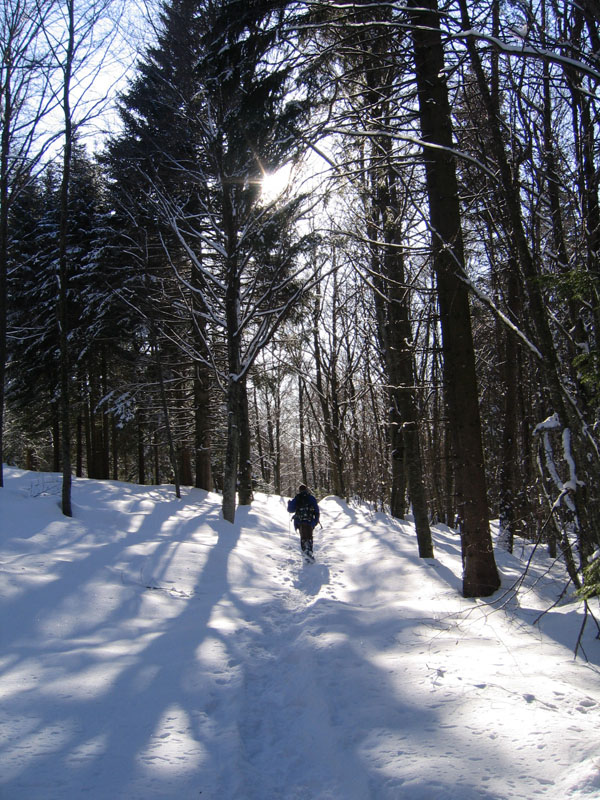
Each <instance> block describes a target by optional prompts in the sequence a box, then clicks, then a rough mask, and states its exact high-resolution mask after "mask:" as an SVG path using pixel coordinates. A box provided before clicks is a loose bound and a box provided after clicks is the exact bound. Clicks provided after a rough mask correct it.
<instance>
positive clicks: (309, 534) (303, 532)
mask: <svg viewBox="0 0 600 800" xmlns="http://www.w3.org/2000/svg"><path fill="white" fill-rule="evenodd" d="M298 530H299V531H300V547H301V548H302V551H304V550H311V551H312V549H313V526H312V525H311V524H310V522H301V523H300V525H299V527H298Z"/></svg>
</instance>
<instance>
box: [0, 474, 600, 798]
mask: <svg viewBox="0 0 600 800" xmlns="http://www.w3.org/2000/svg"><path fill="white" fill-rule="evenodd" d="M7 473H8V479H7V489H5V490H3V491H2V493H1V494H0V512H1V513H2V520H3V527H5V525H7V523H8V524H9V525H10V530H11V534H9V535H8V536H6V530H5V538H4V540H3V542H2V543H1V544H0V601H1V602H2V605H3V610H2V615H3V616H2V619H3V623H2V650H1V652H0V697H1V699H2V704H1V706H0V723H1V724H0V798H2V800H55V799H56V800H58V799H59V798H61V800H62V798H65V797H67V798H75V797H86V798H91V800H109V798H110V800H115V798H123V799H124V800H142V799H143V800H159V799H161V798H163V799H164V800H167V798H174V797H180V798H183V800H194V799H197V798H200V800H207V799H209V800H222V799H224V800H279V799H281V800H371V799H372V800H534V799H535V798H545V800H565V798H569V799H570V800H589V799H590V798H600V757H599V756H598V741H599V736H598V733H599V730H600V724H599V719H600V715H599V710H600V709H599V705H600V672H599V669H598V666H599V664H600V642H598V640H597V639H595V638H594V631H593V630H592V629H591V626H588V628H587V629H586V634H585V636H584V641H583V643H584V646H585V651H586V655H587V657H588V659H589V661H588V662H584V661H582V660H581V659H577V660H575V659H574V658H573V652H572V649H573V647H574V644H575V641H576V638H577V634H578V632H579V624H580V617H579V618H578V614H579V615H580V611H581V609H580V607H579V606H577V605H576V604H572V603H571V604H563V605H559V606H557V607H556V608H553V609H552V610H550V611H548V613H547V614H546V615H545V616H544V617H542V619H541V621H540V624H539V625H537V626H533V625H532V622H533V621H534V620H535V619H536V617H537V616H538V615H539V613H540V611H542V610H544V609H548V608H549V607H550V606H551V605H552V603H553V601H554V599H555V598H556V597H557V595H558V593H559V592H560V588H561V587H562V585H563V582H562V581H563V575H562V570H560V569H559V568H557V567H554V568H552V570H550V572H548V573H547V574H546V572H547V570H548V568H549V566H550V562H547V560H546V559H545V557H544V556H543V555H541V557H540V563H539V565H538V564H537V563H536V565H535V566H534V567H533V568H532V571H531V576H530V577H529V578H528V579H527V582H526V586H529V587H533V588H529V589H528V590H524V591H522V592H520V594H519V596H518V598H515V597H513V595H512V594H511V593H510V592H507V591H506V590H507V589H508V588H509V587H510V586H511V584H512V582H513V581H514V580H515V579H516V577H517V576H518V574H519V570H520V568H521V564H522V561H520V560H519V558H518V554H515V556H508V555H506V554H498V559H499V564H500V567H501V570H502V573H503V589H502V590H501V591H500V592H499V593H497V595H496V596H495V597H494V598H490V599H489V600H486V601H475V600H466V599H463V598H462V597H461V595H460V550H459V543H458V540H457V538H456V537H455V535H454V534H453V533H452V532H451V531H449V530H448V529H446V528H444V527H439V528H437V529H436V530H435V544H436V559H431V560H421V559H419V558H418V557H417V553H416V541H415V534H414V530H413V528H412V526H411V525H410V524H409V523H402V522H398V521H392V520H390V519H389V518H386V517H385V516H384V515H381V514H370V513H368V512H367V511H366V510H365V509H359V508H353V507H348V506H347V505H346V504H345V503H342V502H341V501H339V500H338V499H336V498H326V499H325V500H324V501H323V502H322V503H321V508H322V521H323V528H322V529H321V528H318V529H317V531H316V534H315V555H316V558H317V562H316V563H315V564H306V563H304V561H303V559H302V557H301V554H300V552H299V546H298V542H297V539H296V536H295V535H294V534H293V533H291V532H290V530H289V521H288V515H287V513H286V512H285V503H284V501H283V500H281V499H279V498H266V497H262V496H261V497H259V498H257V500H256V502H255V503H254V504H253V506H252V507H251V508H240V509H238V512H237V516H236V524H235V525H234V526H229V525H228V524H227V523H224V522H223V521H222V519H221V516H220V509H219V498H218V497H217V496H216V495H207V494H206V493H205V492H199V491H195V490H189V491H187V493H186V494H185V496H184V498H183V499H182V500H181V501H177V500H176V499H175V498H174V496H173V494H172V493H171V492H170V491H169V489H168V488H167V487H155V488H151V487H133V486H128V485H125V484H117V483H113V482H93V481H81V480H80V481H76V482H75V489H74V507H75V516H74V519H73V520H65V519H64V518H62V517H61V515H60V512H59V510H58V508H57V502H56V500H57V498H56V497H55V496H54V495H53V493H52V492H49V493H45V492H41V493H39V496H37V497H33V498H32V497H29V496H27V495H28V494H31V492H30V491H28V489H30V488H31V486H32V481H33V478H32V476H31V475H28V474H27V473H23V472H21V471H18V470H7ZM48 485H51V484H48ZM527 555H528V553H527V552H524V553H523V559H524V560H526V559H527ZM557 587H558V588H557Z"/></svg>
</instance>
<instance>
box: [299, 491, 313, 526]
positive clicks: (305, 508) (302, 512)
mask: <svg viewBox="0 0 600 800" xmlns="http://www.w3.org/2000/svg"><path fill="white" fill-rule="evenodd" d="M315 516H316V515H315V507H314V505H313V504H312V502H311V499H310V495H309V494H307V493H306V492H303V493H302V494H299V495H298V499H297V501H296V513H295V514H294V517H295V518H296V520H297V521H298V522H312V521H313V520H314V518H315Z"/></svg>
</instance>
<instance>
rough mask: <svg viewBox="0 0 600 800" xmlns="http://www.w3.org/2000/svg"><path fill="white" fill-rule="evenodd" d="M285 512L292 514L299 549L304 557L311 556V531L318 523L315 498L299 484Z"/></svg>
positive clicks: (317, 506)
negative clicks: (298, 533) (298, 538)
mask: <svg viewBox="0 0 600 800" xmlns="http://www.w3.org/2000/svg"><path fill="white" fill-rule="evenodd" d="M287 510H288V512H289V513H290V514H291V513H292V512H293V514H294V528H295V529H296V530H297V531H299V532H300V547H301V548H302V552H303V553H304V554H305V555H308V556H312V550H313V530H314V528H315V525H316V524H317V522H318V521H319V504H318V503H317V498H316V497H315V496H314V495H312V494H311V493H310V492H309V491H308V488H307V487H306V486H305V485H304V484H303V483H301V484H300V486H299V487H298V494H297V495H296V497H294V498H292V500H290V501H289V502H288V505H287Z"/></svg>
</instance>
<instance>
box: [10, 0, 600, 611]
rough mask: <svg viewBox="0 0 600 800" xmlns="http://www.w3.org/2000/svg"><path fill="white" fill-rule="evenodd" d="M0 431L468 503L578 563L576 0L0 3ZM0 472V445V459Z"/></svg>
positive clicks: (585, 562) (597, 47) (599, 174)
mask: <svg viewBox="0 0 600 800" xmlns="http://www.w3.org/2000/svg"><path fill="white" fill-rule="evenodd" d="M0 13H1V17H0V26H1V27H0V76H1V77H0V110H1V115H2V131H1V141H0V282H1V283H0V298H1V299H0V364H1V369H2V376H1V379H0V387H2V388H1V390H0V391H1V392H2V395H1V397H0V409H1V412H0V413H1V415H2V419H1V425H0V429H1V431H2V434H1V437H2V438H1V441H0V445H1V455H2V458H1V459H0V461H3V462H4V463H6V464H11V465H14V466H18V467H21V468H26V469H32V470H46V471H54V472H59V473H62V476H63V477H62V497H61V505H62V511H63V513H64V514H65V515H67V516H70V515H71V514H72V505H71V476H78V477H80V476H83V477H90V478H94V479H113V480H122V481H130V482H133V483H138V484H161V483H168V484H173V485H174V487H175V492H176V493H177V495H178V496H179V492H180V487H181V486H195V487H198V488H202V489H207V490H211V491H212V490H215V491H218V492H220V493H221V494H222V514H223V518H224V520H226V521H229V522H233V521H234V518H235V513H236V507H237V506H238V505H248V504H250V503H251V502H252V498H253V493H254V492H266V493H268V494H276V495H290V494H293V493H294V492H295V490H296V488H297V485H298V484H299V483H300V482H303V483H306V484H308V485H309V486H310V487H311V489H312V490H313V491H314V492H315V494H316V495H317V496H318V497H323V496H325V495H336V496H338V497H340V498H342V499H351V498H355V499H358V500H360V501H363V502H366V503H369V504H371V505H372V506H373V507H375V508H376V509H379V510H385V511H387V512H389V513H390V514H391V515H392V516H393V517H396V518H400V519H402V518H404V517H406V515H408V514H411V515H412V517H413V518H414V522H415V526H416V531H417V541H416V542H415V548H417V549H418V553H419V555H420V556H421V557H424V558H427V557H431V556H432V555H433V548H432V543H431V534H430V530H429V526H430V525H431V524H432V523H434V522H444V523H446V524H447V525H449V526H451V527H452V528H455V529H456V530H457V531H458V532H459V534H460V537H461V542H462V557H463V585H462V590H463V594H464V595H465V596H467V597H477V596H488V595H490V594H492V593H493V592H494V591H496V589H497V588H498V586H499V577H498V571H497V568H496V564H495V559H494V552H493V546H492V540H491V535H490V526H489V522H490V520H491V519H499V520H500V541H501V545H502V546H503V547H505V548H506V549H508V550H509V551H510V550H511V549H512V547H513V543H514V541H515V538H516V537H522V538H525V539H526V540H528V541H530V542H536V543H540V545H542V546H544V547H547V548H548V549H549V551H550V553H551V555H552V556H553V557H559V558H561V559H563V560H564V563H565V565H566V568H567V571H568V574H569V577H570V580H571V582H572V584H573V586H574V588H576V589H577V590H579V591H580V592H581V594H582V595H583V596H586V595H587V596H589V595H591V594H594V593H597V592H598V591H599V590H600V497H599V495H598V488H597V487H598V486H600V437H599V435H598V430H599V427H598V426H599V424H600V418H599V412H600V366H599V359H600V351H599V346H600V339H599V336H600V207H599V184H600V128H599V111H600V100H599V98H598V92H597V86H598V82H599V80H600V5H599V4H598V1H597V0H574V1H573V2H571V0H482V1H481V2H476V3H475V2H470V1H469V0H403V1H402V2H381V3H380V2H369V1H368V0H364V1H363V2H343V0H339V1H338V0H329V1H328V2H322V1H321V2H320V1H319V0H306V2H302V1H298V2H285V0H164V2H162V3H160V4H159V3H151V2H146V3H144V2H142V0H137V2H136V3H134V4H132V3H125V1H124V0H48V2H45V3H43V4H40V3H39V2H37V1H36V0H6V2H5V3H3V6H2V11H1V12H0ZM1 483H2V481H1V472H0V484H1Z"/></svg>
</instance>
